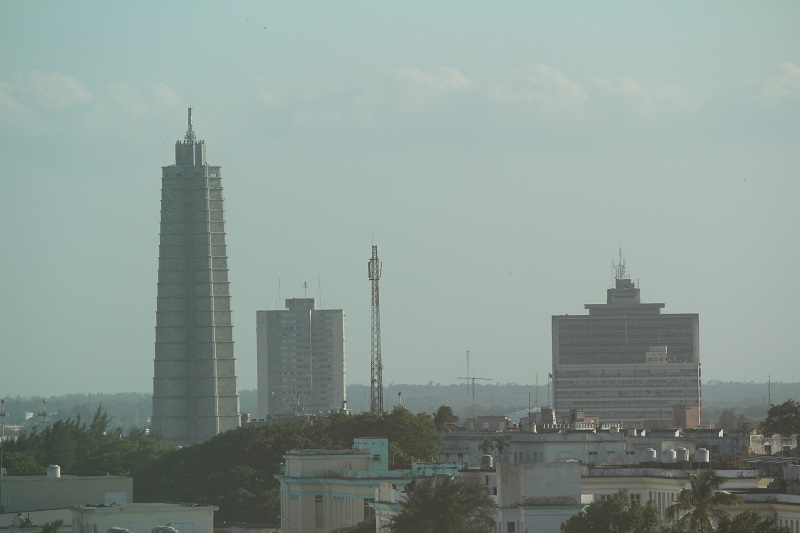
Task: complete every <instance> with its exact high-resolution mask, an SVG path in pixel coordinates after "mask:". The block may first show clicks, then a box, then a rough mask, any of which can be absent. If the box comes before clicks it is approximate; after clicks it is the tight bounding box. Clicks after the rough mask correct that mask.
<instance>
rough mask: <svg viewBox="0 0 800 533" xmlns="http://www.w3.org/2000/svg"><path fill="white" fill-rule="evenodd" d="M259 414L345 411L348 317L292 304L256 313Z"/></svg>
mask: <svg viewBox="0 0 800 533" xmlns="http://www.w3.org/2000/svg"><path fill="white" fill-rule="evenodd" d="M256 340H257V346H256V352H257V357H258V369H257V373H258V414H259V416H260V417H262V418H264V417H266V415H267V414H268V413H269V414H272V415H276V414H279V415H280V414H311V413H318V412H320V411H322V412H329V411H331V410H332V409H341V408H343V407H345V400H346V399H347V397H346V392H345V377H346V376H345V349H344V311H342V310H341V309H316V306H315V304H314V299H313V298H290V299H287V300H286V309H283V310H275V311H257V312H256Z"/></svg>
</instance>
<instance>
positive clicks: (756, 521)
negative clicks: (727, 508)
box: [717, 511, 792, 533]
mask: <svg viewBox="0 0 800 533" xmlns="http://www.w3.org/2000/svg"><path fill="white" fill-rule="evenodd" d="M717 533H792V530H791V529H790V528H789V527H788V526H779V525H778V519H777V518H775V516H768V517H762V516H761V514H760V513H758V512H756V511H745V512H743V513H739V514H737V515H736V516H734V517H729V516H726V517H724V518H722V519H721V520H720V521H719V528H717Z"/></svg>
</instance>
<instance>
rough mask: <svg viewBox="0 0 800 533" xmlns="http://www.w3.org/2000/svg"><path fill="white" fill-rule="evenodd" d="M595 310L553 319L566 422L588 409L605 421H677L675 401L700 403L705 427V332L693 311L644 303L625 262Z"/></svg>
mask: <svg viewBox="0 0 800 533" xmlns="http://www.w3.org/2000/svg"><path fill="white" fill-rule="evenodd" d="M584 307H585V308H586V309H588V310H589V314H588V315H557V316H553V317H552V334H553V376H554V379H553V385H554V389H553V390H554V393H553V398H554V400H553V401H554V405H555V409H556V413H557V417H558V419H559V421H562V420H565V419H566V418H567V417H568V415H569V413H570V411H571V410H572V409H583V412H584V413H585V414H586V415H587V416H597V417H599V419H600V422H601V423H611V422H620V423H622V425H623V426H624V427H639V428H648V427H655V426H660V425H671V424H672V422H673V411H674V407H675V406H697V409H696V411H692V410H688V411H686V413H689V414H691V413H696V417H697V420H692V421H690V422H691V423H692V426H693V427H697V426H699V425H700V420H699V418H700V406H701V388H700V377H701V376H700V329H699V316H698V315H697V314H692V313H684V314H662V313H661V310H662V309H663V308H664V304H663V303H642V302H641V300H640V294H639V288H638V287H636V286H635V285H634V283H633V282H632V281H631V280H630V279H629V278H628V277H627V275H626V273H625V268H624V262H623V261H622V259H620V265H619V266H618V267H617V274H616V279H615V286H614V288H611V289H608V293H607V300H606V303H605V304H586V305H585V306H584Z"/></svg>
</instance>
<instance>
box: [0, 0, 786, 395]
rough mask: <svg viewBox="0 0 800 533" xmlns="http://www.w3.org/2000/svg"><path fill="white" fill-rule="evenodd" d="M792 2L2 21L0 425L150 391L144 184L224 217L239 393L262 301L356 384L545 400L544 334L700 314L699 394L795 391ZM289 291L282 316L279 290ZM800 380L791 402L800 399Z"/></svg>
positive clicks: (150, 206)
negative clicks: (374, 325)
mask: <svg viewBox="0 0 800 533" xmlns="http://www.w3.org/2000/svg"><path fill="white" fill-rule="evenodd" d="M798 21H800V3H798V2H796V1H784V2H781V1H775V2H768V3H763V2H731V1H725V2H700V3H697V2H691V3H690V2H685V3H667V2H584V3H580V2H579V3H568V4H567V5H565V4H564V3H557V2H547V3H545V2H541V3H539V2H503V3H498V2H463V1H457V2H394V3H389V2H377V3H376V2H293V3H289V2H281V3H278V2H262V1H254V2H230V3H229V2H225V3H223V2H216V3H213V4H206V3H200V2H186V1H183V2H182V1H170V2H106V1H102V2H101V1H98V2H85V1H84V2H30V1H12V0H6V1H3V2H1V3H0V164H1V165H2V174H0V175H2V183H3V194H2V195H0V217H2V218H0V221H1V222H2V227H3V228H4V231H3V238H2V249H3V254H2V263H1V264H2V266H0V273H1V274H2V279H3V289H4V291H3V305H2V311H0V337H1V338H2V359H1V360H0V396H4V395H7V394H9V395H16V394H20V395H49V394H63V393H70V392H117V391H143V392H146V391H150V390H151V387H152V373H153V355H154V351H153V345H154V326H155V308H156V272H157V254H158V231H159V209H160V187H161V183H160V180H161V166H164V165H170V164H172V163H174V143H175V141H176V140H177V139H181V138H182V137H183V134H184V132H185V130H186V108H187V107H188V106H193V107H194V108H195V111H194V125H195V131H196V132H197V134H198V137H199V138H201V139H205V141H206V143H207V154H208V162H209V164H212V165H221V166H222V172H223V174H222V175H223V185H224V188H225V198H226V210H227V231H228V253H229V256H230V268H231V280H232V293H233V309H234V324H235V329H234V335H235V340H236V343H237V344H236V352H237V359H238V365H237V373H238V375H239V385H240V388H242V389H248V388H254V387H255V384H256V380H255V371H256V359H255V349H256V344H255V339H256V335H255V318H256V310H259V309H275V308H276V305H277V301H278V298H279V295H280V296H282V297H283V298H288V297H302V296H303V283H304V282H307V283H308V286H309V288H308V296H313V297H315V298H318V299H319V298H320V296H321V301H322V304H323V306H324V307H332V306H335V307H337V308H343V309H344V310H345V312H346V316H347V319H346V328H347V329H346V336H347V377H348V382H349V383H367V382H368V380H369V334H370V283H369V280H368V279H367V260H368V259H369V256H370V246H371V244H372V243H373V242H374V243H375V244H377V245H378V247H379V253H380V258H381V260H382V261H383V277H382V279H381V306H382V307H381V317H382V323H381V328H382V337H383V362H384V373H383V377H384V383H385V384H389V383H409V382H410V383H427V382H428V381H433V382H434V383H443V384H450V383H458V381H457V380H456V378H458V377H461V376H464V374H465V373H466V368H465V367H466V360H465V351H466V350H470V352H471V370H473V371H474V372H475V375H477V376H481V377H486V378H491V379H494V380H496V381H497V382H500V383H506V382H517V383H533V382H534V381H535V379H536V378H535V376H536V373H537V372H538V373H539V378H540V381H541V382H542V383H545V378H546V376H547V371H548V370H549V369H550V364H551V333H550V316H551V315H553V314H564V313H569V314H578V313H584V312H585V310H584V309H583V304H584V303H601V302H604V301H605V290H606V289H607V288H608V287H609V286H610V284H611V282H612V270H611V264H612V260H614V259H615V257H616V255H617V250H618V248H619V247H620V246H621V247H622V249H623V253H624V254H625V257H626V261H627V267H628V271H629V273H630V274H631V277H632V278H633V279H634V280H637V279H638V280H640V285H641V289H642V299H643V300H644V301H648V302H665V303H666V309H665V312H675V313H677V312H696V313H699V314H700V346H701V348H700V352H701V360H702V364H703V377H704V380H711V379H721V380H748V381H749V380H756V381H766V379H767V376H768V375H769V374H771V375H772V378H773V380H785V381H789V380H797V379H800V371H798V370H797V369H798V368H799V367H798V362H797V361H798V351H799V350H798V342H797V339H796V337H795V332H796V331H797V328H798V324H799V323H800V311H798V303H800V276H798V264H800V238H799V237H798V233H799V231H798V229H799V228H800V206H798V203H800V179H799V178H800V176H798V169H800V127H799V126H798V125H799V124H800V31H798ZM279 280H280V286H281V290H280V294H279V290H278V286H279ZM795 373H796V374H797V375H795Z"/></svg>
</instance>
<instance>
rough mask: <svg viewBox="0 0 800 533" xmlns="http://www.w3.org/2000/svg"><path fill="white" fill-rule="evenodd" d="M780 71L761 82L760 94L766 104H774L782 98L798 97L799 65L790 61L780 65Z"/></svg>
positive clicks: (799, 90)
mask: <svg viewBox="0 0 800 533" xmlns="http://www.w3.org/2000/svg"><path fill="white" fill-rule="evenodd" d="M781 70H782V72H781V73H780V74H777V75H775V76H772V77H771V78H769V79H767V80H766V81H765V82H764V83H762V84H761V90H760V96H761V99H762V101H764V102H765V103H767V104H770V105H775V104H777V103H779V102H780V101H782V100H796V99H798V98H800V67H798V66H797V65H795V64H794V63H792V62H791V61H785V62H784V63H783V65H781Z"/></svg>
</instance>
